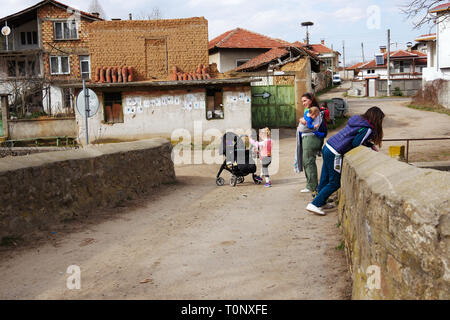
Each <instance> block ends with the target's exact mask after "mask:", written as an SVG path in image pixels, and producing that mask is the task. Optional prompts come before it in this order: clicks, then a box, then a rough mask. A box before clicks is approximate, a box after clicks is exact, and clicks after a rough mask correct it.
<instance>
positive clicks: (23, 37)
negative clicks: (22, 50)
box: [20, 31, 37, 46]
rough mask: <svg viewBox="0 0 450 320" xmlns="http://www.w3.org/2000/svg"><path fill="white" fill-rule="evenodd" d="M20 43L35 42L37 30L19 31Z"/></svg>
mask: <svg viewBox="0 0 450 320" xmlns="http://www.w3.org/2000/svg"><path fill="white" fill-rule="evenodd" d="M20 43H21V44H22V45H23V46H27V45H33V44H37V32H36V31H32V32H21V33H20Z"/></svg>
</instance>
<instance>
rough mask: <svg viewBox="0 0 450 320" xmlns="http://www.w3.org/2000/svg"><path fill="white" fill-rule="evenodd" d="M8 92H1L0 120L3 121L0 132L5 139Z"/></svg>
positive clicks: (7, 134) (7, 117)
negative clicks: (0, 115)
mask: <svg viewBox="0 0 450 320" xmlns="http://www.w3.org/2000/svg"><path fill="white" fill-rule="evenodd" d="M8 96H9V94H1V95H0V99H1V106H2V122H3V132H0V134H2V135H3V136H4V137H5V138H6V139H8V137H9V128H8V119H9V103H8Z"/></svg>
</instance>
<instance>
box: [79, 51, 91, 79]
mask: <svg viewBox="0 0 450 320" xmlns="http://www.w3.org/2000/svg"><path fill="white" fill-rule="evenodd" d="M80 72H81V78H82V79H86V80H87V79H90V78H91V62H90V58H89V56H80Z"/></svg>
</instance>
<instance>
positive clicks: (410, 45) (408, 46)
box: [406, 42, 412, 52]
mask: <svg viewBox="0 0 450 320" xmlns="http://www.w3.org/2000/svg"><path fill="white" fill-rule="evenodd" d="M406 47H407V48H408V52H411V48H412V43H411V42H407V43H406Z"/></svg>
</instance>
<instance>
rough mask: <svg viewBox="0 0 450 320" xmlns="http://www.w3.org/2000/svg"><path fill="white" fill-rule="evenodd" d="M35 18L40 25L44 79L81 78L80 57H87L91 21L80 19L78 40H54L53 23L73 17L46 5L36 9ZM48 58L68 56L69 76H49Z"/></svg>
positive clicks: (57, 8) (61, 9) (60, 9)
mask: <svg viewBox="0 0 450 320" xmlns="http://www.w3.org/2000/svg"><path fill="white" fill-rule="evenodd" d="M37 16H38V19H39V21H40V23H41V35H42V46H43V49H44V55H43V59H44V76H45V78H46V79H49V80H79V79H80V78H81V74H80V55H89V45H88V33H87V25H88V24H90V23H92V22H93V20H90V19H86V18H83V17H82V16H81V17H80V20H81V23H80V25H79V26H78V38H79V39H78V40H55V39H54V29H53V28H54V22H55V21H64V20H66V19H69V18H71V17H73V16H72V13H70V12H67V10H65V9H63V8H59V7H56V6H54V5H51V4H47V5H45V6H42V7H40V8H38V12H37ZM50 56H69V57H70V75H51V73H50Z"/></svg>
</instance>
